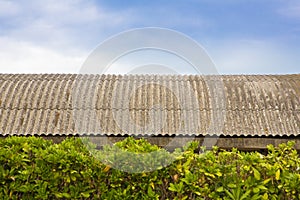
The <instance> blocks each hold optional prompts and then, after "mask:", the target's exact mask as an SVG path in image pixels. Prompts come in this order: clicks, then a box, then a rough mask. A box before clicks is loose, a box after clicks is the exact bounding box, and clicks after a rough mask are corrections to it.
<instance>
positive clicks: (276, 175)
mask: <svg viewBox="0 0 300 200" xmlns="http://www.w3.org/2000/svg"><path fill="white" fill-rule="evenodd" d="M275 179H276V180H279V179H280V169H278V170H277V171H276V173H275Z"/></svg>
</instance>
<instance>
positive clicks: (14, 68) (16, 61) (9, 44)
mask: <svg viewBox="0 0 300 200" xmlns="http://www.w3.org/2000/svg"><path fill="white" fill-rule="evenodd" d="M84 59H85V54H84V53H79V52H78V53H76V54H75V53H73V54H70V53H69V54H67V53H65V54H64V53H62V52H56V51H54V50H51V49H47V48H44V47H39V46H36V45H34V44H31V43H28V42H18V41H15V40H11V39H9V38H0V72H1V73H78V72H79V68H80V66H81V64H82V63H83V61H84Z"/></svg>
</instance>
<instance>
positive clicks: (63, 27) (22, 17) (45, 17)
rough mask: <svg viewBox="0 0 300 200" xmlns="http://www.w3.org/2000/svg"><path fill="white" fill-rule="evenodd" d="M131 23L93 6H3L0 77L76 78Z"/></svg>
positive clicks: (77, 2)
mask: <svg viewBox="0 0 300 200" xmlns="http://www.w3.org/2000/svg"><path fill="white" fill-rule="evenodd" d="M128 17H129V14H128V13H127V12H126V11H124V12H118V13H117V12H113V11H111V10H106V9H105V8H102V7H101V5H98V4H96V2H94V1H85V0H64V1H59V0H43V1H40V0H19V1H6V0H0V26H1V24H3V28H2V29H1V30H0V73H76V72H78V70H79V68H80V66H81V64H82V63H83V62H84V59H85V58H86V56H87V54H88V53H87V51H90V48H94V47H95V45H97V44H98V43H99V42H101V41H102V40H103V39H105V38H106V37H107V36H106V35H105V34H106V33H107V30H110V31H111V30H112V29H114V28H117V29H118V28H120V24H125V22H126V21H128V19H127V18H128ZM4 25H5V26H4ZM88 42H90V43H92V44H87V43H88ZM91 45H92V46H91Z"/></svg>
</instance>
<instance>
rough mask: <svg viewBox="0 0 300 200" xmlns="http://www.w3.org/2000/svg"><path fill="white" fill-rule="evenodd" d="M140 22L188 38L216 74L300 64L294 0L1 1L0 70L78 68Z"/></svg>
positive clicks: (298, 11)
mask: <svg viewBox="0 0 300 200" xmlns="http://www.w3.org/2000/svg"><path fill="white" fill-rule="evenodd" d="M142 27H162V28H169V29H173V30H176V31H179V32H182V33H184V34H186V35H187V36H189V37H191V38H193V39H194V40H196V41H197V42H198V43H199V44H201V45H202V46H203V47H204V48H205V49H206V51H207V52H208V54H209V55H210V57H211V58H212V60H213V61H214V63H215V64H216V68H217V71H218V72H219V73H221V74H278V73H299V71H300V70H299V69H300V67H299V64H300V1H299V0H247V1H246V0H225V1H221V0H177V1H167V0H161V1H144V0H139V1H137V0H132V1H121V0H118V1H114V0H111V1H108V0H107V1H93V0H64V1H58V0H43V1H40V0H15V1H13V0H0V73H78V72H79V70H80V67H81V65H82V64H83V62H84V61H85V59H86V58H87V57H88V55H89V54H90V52H91V51H92V50H93V49H94V48H95V47H97V45H99V44H100V43H101V42H103V41H104V40H105V39H107V38H109V37H111V36H112V35H115V34H118V33H120V32H122V31H126V30H129V29H132V28H142ZM120 67H121V66H120ZM187 73H188V72H187Z"/></svg>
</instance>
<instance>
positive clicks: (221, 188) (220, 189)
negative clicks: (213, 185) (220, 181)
mask: <svg viewBox="0 0 300 200" xmlns="http://www.w3.org/2000/svg"><path fill="white" fill-rule="evenodd" d="M216 191H217V192H223V191H224V188H223V186H221V187H219V188H217V189H216Z"/></svg>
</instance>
